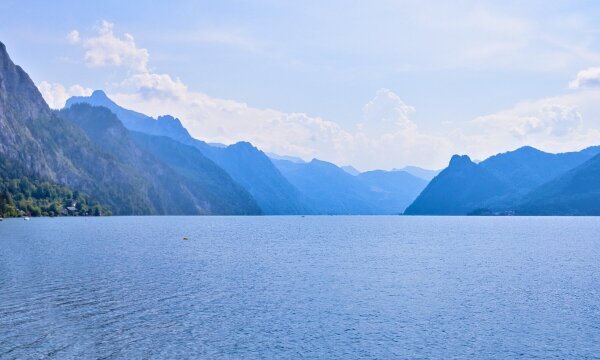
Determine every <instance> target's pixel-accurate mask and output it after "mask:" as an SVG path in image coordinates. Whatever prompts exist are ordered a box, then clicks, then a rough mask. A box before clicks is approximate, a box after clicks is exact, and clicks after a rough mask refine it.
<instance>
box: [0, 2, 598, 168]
mask: <svg viewBox="0 0 600 360" xmlns="http://www.w3.org/2000/svg"><path fill="white" fill-rule="evenodd" d="M149 4H151V5H149ZM598 19H600V2H596V1H552V2H547V1H527V2H523V1H514V2H513V1H439V2H438V1H427V2H424V1H386V0H373V1H368V2H367V1H336V0H333V1H327V2H323V1H312V0H305V1H275V0H255V1H231V0H222V1H185V0H181V1H176V2H175V1H171V2H161V3H158V2H152V3H149V2H143V1H132V0H130V1H127V2H124V1H111V0H105V1H101V2H84V1H60V0H57V1H52V2H49V1H28V2H23V1H14V0H2V1H1V2H0V41H2V42H3V43H4V44H5V45H6V46H7V49H8V51H9V54H10V55H11V57H12V59H13V60H14V61H15V62H16V63H17V64H19V65H21V66H22V67H23V68H24V69H25V70H26V71H27V72H28V73H29V75H30V76H31V77H32V79H33V81H34V82H35V83H36V85H37V86H38V88H39V89H40V91H41V93H42V95H43V96H44V98H45V99H46V101H47V102H48V103H49V105H50V106H51V107H53V108H60V107H62V106H63V105H64V102H65V100H66V99H67V98H68V97H69V96H72V95H89V94H90V93H91V92H92V90H94V89H103V90H105V91H106V93H107V94H108V95H109V97H111V98H112V99H113V100H115V101H116V102H117V103H119V104H120V105H122V106H124V107H127V108H131V109H134V110H136V111H140V112H142V113H146V114H149V115H152V116H158V115H163V114H171V115H174V116H176V117H178V118H180V120H181V121H182V123H183V124H184V126H186V127H187V128H188V130H189V131H190V133H191V134H192V135H193V136H194V137H196V138H199V139H202V140H206V141H209V142H220V143H225V144H230V143H234V142H237V141H250V142H252V143H253V144H254V145H255V146H257V147H259V148H260V149H262V150H264V151H266V152H273V153H277V154H280V155H291V156H297V157H301V158H303V159H305V160H310V159H312V158H319V159H322V160H327V161H332V162H335V163H336V164H339V165H353V166H354V167H356V168H358V169H360V170H370V169H375V168H380V169H392V168H399V167H402V166H405V165H418V166H422V167H427V168H436V169H437V168H442V167H444V166H446V165H447V163H448V160H449V159H450V157H451V156H452V155H453V154H455V153H457V154H468V155H469V156H471V158H473V159H475V160H482V159H485V158H486V157H488V156H490V155H493V154H496V153H499V152H505V151H509V150H514V149H516V148H518V147H520V146H524V145H531V146H535V147H537V148H540V149H542V150H544V151H549V152H562V151H572V150H579V149H582V148H584V147H587V146H590V145H600V20H598Z"/></svg>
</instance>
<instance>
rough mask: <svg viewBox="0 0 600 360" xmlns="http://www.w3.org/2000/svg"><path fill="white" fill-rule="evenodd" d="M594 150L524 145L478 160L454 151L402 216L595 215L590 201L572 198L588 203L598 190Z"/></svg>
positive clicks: (599, 183) (595, 152) (596, 153)
mask: <svg viewBox="0 0 600 360" xmlns="http://www.w3.org/2000/svg"><path fill="white" fill-rule="evenodd" d="M599 154H600V147H598V146H594V147H589V148H586V149H583V150H581V151H577V152H567V153H559V154H551V153H547V152H543V151H540V150H538V149H535V148H532V147H530V146H525V147H521V148H519V149H516V150H514V151H509V152H505V153H502V154H498V155H494V156H492V157H490V158H488V159H486V160H484V161H482V162H480V163H478V164H476V163H474V162H472V161H471V159H470V158H469V157H468V156H466V155H463V156H458V155H455V156H453V157H452V159H451V160H450V163H449V165H448V167H447V168H446V169H444V170H443V171H442V172H440V174H439V175H437V176H436V177H435V178H434V179H433V180H432V181H431V182H430V183H429V184H428V186H427V187H426V188H425V190H423V192H421V194H420V195H419V196H418V197H417V199H415V201H414V202H413V203H412V204H411V205H410V206H409V207H408V208H407V209H406V211H405V214H407V215H466V214H469V213H474V214H475V213H479V214H490V213H510V214H512V213H514V214H528V215H532V214H563V213H564V214H578V215H583V214H588V213H589V214H591V213H595V212H596V211H597V210H594V209H595V207H594V206H591V204H589V203H587V202H585V201H582V202H580V203H576V202H577V198H578V197H582V198H585V199H586V201H587V200H590V201H591V199H593V196H592V195H593V194H595V193H596V192H597V191H599V190H600V182H594V181H593V179H594V176H595V175H597V174H598V175H600V173H595V172H594V171H595V169H597V167H596V166H595V164H596V163H597V162H598V161H599V160H598V156H599ZM569 185H571V186H569ZM578 204H579V205H578Z"/></svg>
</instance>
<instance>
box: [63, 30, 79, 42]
mask: <svg viewBox="0 0 600 360" xmlns="http://www.w3.org/2000/svg"><path fill="white" fill-rule="evenodd" d="M66 39H67V41H68V42H69V44H77V43H79V41H81V38H80V37H79V31H77V30H73V31H71V32H70V33H68V34H67V36H66Z"/></svg>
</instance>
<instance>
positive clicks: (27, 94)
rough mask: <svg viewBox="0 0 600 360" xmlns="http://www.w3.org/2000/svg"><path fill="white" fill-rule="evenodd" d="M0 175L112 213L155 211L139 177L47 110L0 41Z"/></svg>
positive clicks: (69, 123)
mask: <svg viewBox="0 0 600 360" xmlns="http://www.w3.org/2000/svg"><path fill="white" fill-rule="evenodd" d="M0 176H2V177H4V178H21V177H27V178H29V179H31V180H40V181H47V182H49V183H52V184H60V185H63V186H66V187H69V188H70V189H72V190H75V191H81V192H84V193H87V194H89V195H90V196H92V197H93V198H95V199H96V200H98V201H99V202H101V203H102V204H103V205H105V206H106V207H108V208H109V210H110V211H112V213H114V214H125V213H138V214H147V213H155V212H156V211H155V209H154V207H153V206H152V203H151V201H150V199H149V196H148V195H147V194H142V193H141V192H140V191H139V185H140V182H139V179H137V178H136V177H135V176H134V175H132V174H130V173H129V172H128V171H127V169H125V168H124V167H123V166H122V165H121V164H120V163H119V161H118V160H117V159H116V158H114V157H113V156H110V155H109V154H106V153H105V152H103V151H102V150H101V149H100V148H99V147H98V146H97V145H96V144H95V143H94V142H92V141H91V140H90V139H89V138H88V137H87V135H86V134H85V132H84V131H83V130H82V129H81V128H79V127H78V126H76V125H75V124H73V123H72V122H70V121H68V120H66V119H64V118H63V117H61V116H59V115H58V114H57V113H56V112H53V111H52V110H50V108H49V107H48V105H47V104H46V103H45V102H44V100H43V98H42V96H41V94H40V92H39V91H38V89H37V87H36V86H35V85H34V83H33V81H31V79H30V78H29V76H28V75H27V73H25V71H23V69H21V67H19V66H16V65H15V64H14V63H13V62H12V60H11V59H10V57H9V56H8V53H7V52H6V47H5V46H4V44H2V43H0Z"/></svg>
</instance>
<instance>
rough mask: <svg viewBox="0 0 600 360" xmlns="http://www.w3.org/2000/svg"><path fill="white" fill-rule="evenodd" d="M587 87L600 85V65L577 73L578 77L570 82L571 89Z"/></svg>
mask: <svg viewBox="0 0 600 360" xmlns="http://www.w3.org/2000/svg"><path fill="white" fill-rule="evenodd" d="M585 87H600V67H592V68H589V69H585V70H581V71H580V72H578V73H577V77H576V78H575V79H574V80H573V81H571V82H570V83H569V88H570V89H579V88H585Z"/></svg>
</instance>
